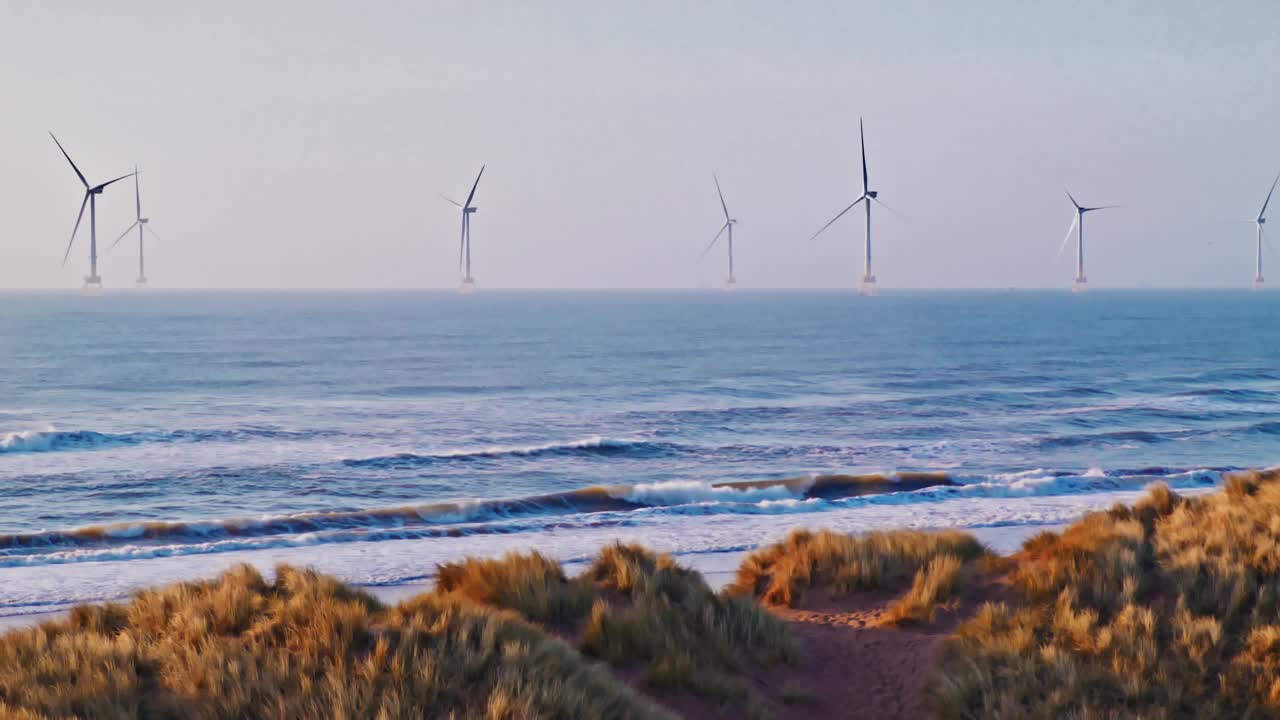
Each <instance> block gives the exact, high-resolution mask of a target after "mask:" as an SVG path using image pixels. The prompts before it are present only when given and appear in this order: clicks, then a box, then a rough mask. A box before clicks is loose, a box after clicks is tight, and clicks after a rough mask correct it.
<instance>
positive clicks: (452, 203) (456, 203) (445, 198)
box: [440, 193, 462, 210]
mask: <svg viewBox="0 0 1280 720" xmlns="http://www.w3.org/2000/svg"><path fill="white" fill-rule="evenodd" d="M440 197H441V198H443V199H444V201H445V202H447V203H449V204H450V205H452V206H454V207H456V208H458V209H459V210H461V209H462V203H460V202H458V201H457V200H454V199H453V198H451V197H449V196H448V195H445V194H444V193H440Z"/></svg>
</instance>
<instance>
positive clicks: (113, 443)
mask: <svg viewBox="0 0 1280 720" xmlns="http://www.w3.org/2000/svg"><path fill="white" fill-rule="evenodd" d="M331 434H333V433H326V432H322V431H292V430H280V429H276V428H267V427H245V428H231V429H212V430H150V431H138V432H124V433H104V432H97V431H93V430H58V429H56V428H54V427H52V426H48V427H46V428H45V429H43V430H23V431H18V432H7V433H2V434H0V454H6V453H40V452H59V451H72V450H100V449H104V448H111V447H121V446H128V445H141V444H144V443H184V442H188V443H197V442H234V441H240V440H246V439H266V440H309V439H313V438H318V437H323V436H326V435H331Z"/></svg>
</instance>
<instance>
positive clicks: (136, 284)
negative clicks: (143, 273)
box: [133, 277, 147, 288]
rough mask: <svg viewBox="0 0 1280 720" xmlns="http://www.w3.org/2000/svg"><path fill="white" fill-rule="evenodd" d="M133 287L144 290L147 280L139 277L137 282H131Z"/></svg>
mask: <svg viewBox="0 0 1280 720" xmlns="http://www.w3.org/2000/svg"><path fill="white" fill-rule="evenodd" d="M133 286H134V287H139V288H144V287H146V286H147V279H146V278H144V277H140V278H138V279H137V280H134V281H133Z"/></svg>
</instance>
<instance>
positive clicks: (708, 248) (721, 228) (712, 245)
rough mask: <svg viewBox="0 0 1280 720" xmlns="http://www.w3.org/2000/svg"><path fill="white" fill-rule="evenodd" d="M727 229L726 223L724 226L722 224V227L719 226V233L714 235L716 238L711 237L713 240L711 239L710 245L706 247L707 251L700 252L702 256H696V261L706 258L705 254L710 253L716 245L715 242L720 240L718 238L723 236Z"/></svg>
mask: <svg viewBox="0 0 1280 720" xmlns="http://www.w3.org/2000/svg"><path fill="white" fill-rule="evenodd" d="M728 227H729V223H727V222H726V223H725V224H723V225H721V226H720V232H718V233H716V236H715V237H713V238H711V244H710V245H707V249H706V250H703V251H702V254H701V255H699V256H698V259H699V260H701V259H702V258H704V257H706V256H707V253H709V252H711V248H713V247H715V245H716V241H718V240H719V239H720V236H721V235H724V231H725V230H726V229H728Z"/></svg>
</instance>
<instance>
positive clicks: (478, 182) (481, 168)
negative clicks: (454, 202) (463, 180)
mask: <svg viewBox="0 0 1280 720" xmlns="http://www.w3.org/2000/svg"><path fill="white" fill-rule="evenodd" d="M480 175H484V165H481V166H480V174H479V175H476V182H475V184H474V185H472V186H471V192H470V193H469V194H468V195H467V203H466V207H471V199H472V198H474V197H475V196H476V188H478V187H480Z"/></svg>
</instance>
